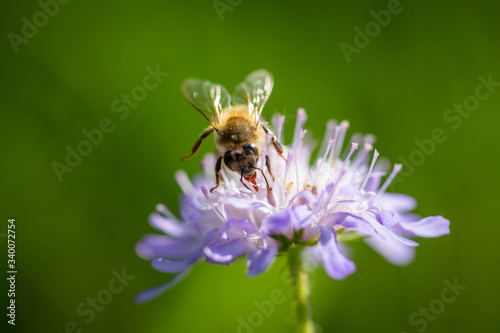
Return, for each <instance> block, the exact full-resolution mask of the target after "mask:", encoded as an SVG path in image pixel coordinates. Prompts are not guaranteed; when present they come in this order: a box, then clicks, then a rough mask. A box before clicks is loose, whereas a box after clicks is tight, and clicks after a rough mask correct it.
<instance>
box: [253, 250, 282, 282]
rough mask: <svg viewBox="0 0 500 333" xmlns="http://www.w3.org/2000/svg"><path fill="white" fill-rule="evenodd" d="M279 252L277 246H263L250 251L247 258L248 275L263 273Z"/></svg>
mask: <svg viewBox="0 0 500 333" xmlns="http://www.w3.org/2000/svg"><path fill="white" fill-rule="evenodd" d="M277 254H278V249H277V248H275V247H268V248H261V249H259V250H257V251H253V252H250V253H249V254H248V260H247V264H248V271H247V275H248V276H250V277H253V276H256V275H259V274H261V273H263V272H264V271H265V270H266V269H267V268H268V267H269V265H271V263H272V262H273V261H274V258H275V257H276V255H277Z"/></svg>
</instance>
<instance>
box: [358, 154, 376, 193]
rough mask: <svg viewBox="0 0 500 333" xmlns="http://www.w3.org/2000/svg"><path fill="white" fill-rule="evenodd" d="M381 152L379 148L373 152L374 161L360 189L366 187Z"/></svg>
mask: <svg viewBox="0 0 500 333" xmlns="http://www.w3.org/2000/svg"><path fill="white" fill-rule="evenodd" d="M379 155H380V154H379V153H378V151H377V149H375V151H374V152H373V158H372V163H371V164H370V169H369V170H368V173H367V174H366V178H365V180H364V181H363V184H361V187H360V188H359V190H360V191H363V190H364V189H365V186H366V183H367V182H368V179H370V176H371V174H372V171H373V167H374V166H375V162H377V158H378V156H379Z"/></svg>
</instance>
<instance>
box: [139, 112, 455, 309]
mask: <svg viewBox="0 0 500 333" xmlns="http://www.w3.org/2000/svg"><path fill="white" fill-rule="evenodd" d="M306 119H307V116H306V113H305V111H304V110H303V109H299V111H298V115H297V122H296V125H295V133H294V138H293V141H292V143H291V144H290V145H288V146H285V147H284V149H285V156H286V162H285V161H284V160H283V159H282V158H281V157H280V156H279V155H278V154H277V153H276V152H275V151H274V150H273V148H272V146H271V145H270V139H271V136H270V137H269V140H268V143H267V146H266V147H264V149H263V150H262V152H261V154H262V157H261V158H260V160H259V163H260V164H261V165H260V166H259V167H260V169H262V170H265V165H264V163H265V155H266V154H267V155H269V157H270V161H271V168H272V172H273V174H274V175H275V177H276V178H275V180H274V182H271V187H272V190H266V180H265V178H264V176H263V175H262V174H260V173H259V174H257V177H256V182H257V190H256V189H255V188H254V186H244V185H243V184H242V183H241V182H240V176H239V175H237V174H236V173H234V172H231V171H229V170H225V169H223V170H222V171H221V173H222V178H223V182H222V184H221V186H219V187H218V188H217V189H216V190H215V191H213V193H210V192H209V191H208V190H207V188H211V187H212V186H213V184H214V183H215V177H214V174H213V167H214V165H215V156H214V155H212V154H209V155H207V156H206V157H205V158H204V160H203V162H202V167H203V171H204V173H203V175H201V176H198V177H195V178H194V180H193V181H192V182H191V181H190V180H189V178H188V177H187V175H186V174H185V173H184V172H183V171H179V172H177V174H176V179H177V182H178V183H179V185H180V187H181V189H182V192H183V194H182V197H181V202H180V210H179V212H180V213H179V214H180V219H178V218H176V217H175V216H173V214H171V213H170V212H169V211H168V209H167V208H166V207H164V206H162V205H159V206H158V207H157V211H158V212H157V213H154V214H152V215H151V216H150V219H149V220H150V223H151V225H152V226H153V227H154V228H155V229H157V230H158V231H160V232H162V233H164V234H163V235H148V236H145V237H144V238H143V239H142V240H141V241H140V242H139V243H138V244H137V246H136V251H137V253H138V255H139V256H141V257H142V258H145V259H148V260H151V263H152V266H153V267H154V268H155V269H156V270H158V271H161V272H165V273H175V276H174V278H172V279H171V280H169V281H168V282H167V283H166V284H164V285H161V286H158V287H154V288H150V289H146V290H145V291H143V292H142V293H141V294H139V295H138V297H137V299H136V301H138V302H143V301H147V300H149V299H151V298H153V297H155V296H156V295H158V294H160V293H161V292H163V291H165V290H167V289H168V288H170V287H171V286H173V285H174V284H175V283H177V282H178V281H179V280H180V279H182V277H183V276H185V274H187V272H188V271H189V268H190V267H191V266H192V265H193V264H194V263H195V262H197V261H199V260H202V259H204V260H206V261H207V262H209V263H213V264H221V265H229V264H231V263H232V262H233V261H235V260H237V259H238V258H240V257H246V260H247V265H248V271H247V274H248V275H249V276H255V275H258V274H261V273H263V272H264V271H265V270H266V269H267V268H268V267H269V266H270V265H271V264H272V262H273V260H274V259H275V258H276V257H277V256H278V255H279V254H280V253H283V252H286V251H287V249H288V248H290V247H291V246H293V247H295V246H304V247H305V249H306V251H304V255H305V256H307V257H308V258H309V260H316V261H318V262H321V263H322V264H323V267H324V269H325V271H326V273H327V274H328V275H329V276H330V277H332V278H334V279H337V280H341V279H344V278H345V277H347V276H349V275H350V274H352V273H353V272H354V271H355V270H356V266H355V265H354V263H353V262H352V261H351V259H349V258H348V257H347V256H346V255H345V253H344V251H343V243H344V242H345V241H347V240H350V239H352V238H361V239H363V240H364V241H365V242H366V243H367V244H368V245H370V246H371V247H372V248H373V249H374V250H376V251H377V252H379V253H380V254H381V255H382V256H383V257H384V258H385V259H387V260H388V261H389V262H391V263H393V264H397V265H405V264H408V263H409V262H411V260H412V259H413V257H414V254H415V247H416V246H418V243H416V242H415V241H414V240H412V239H411V238H414V237H439V236H442V235H445V234H448V233H449V221H448V220H446V219H445V218H443V217H441V216H431V217H426V218H421V217H419V216H417V215H415V214H412V213H410V211H412V210H413V209H414V208H415V206H416V201H415V199H413V198H412V197H409V196H407V195H404V194H396V193H388V192H386V190H387V189H388V187H389V185H390V183H391V181H392V180H393V179H394V177H395V176H396V175H397V173H398V172H399V171H400V170H401V165H400V164H396V165H395V166H394V167H393V168H392V170H391V171H390V172H387V171H388V170H387V165H388V163H387V162H386V161H384V160H379V153H378V152H377V150H374V151H373V143H374V141H375V139H374V137H373V136H372V135H366V136H362V135H357V134H355V135H353V138H352V140H351V142H350V144H349V145H348V147H347V149H343V146H344V140H345V136H346V132H347V129H348V127H349V123H348V122H347V121H343V122H341V123H340V124H337V123H336V122H335V121H330V122H328V124H327V129H326V133H325V137H324V140H323V144H322V145H321V147H320V150H319V152H318V157H317V158H316V159H315V160H313V161H312V162H311V158H312V153H313V149H314V145H313V143H312V140H311V139H310V138H308V137H307V136H306V131H305V130H304V129H303V126H304V123H305V121H306ZM283 124H284V117H275V118H274V119H273V125H274V126H273V127H274V128H275V129H276V130H277V136H278V138H280V137H281V133H282V131H283ZM372 151H373V153H372ZM387 174H388V176H387V177H386V178H385V180H384V181H382V180H383V178H384V177H385V176H386V175H387ZM267 179H268V180H269V179H272V177H271V175H270V174H268V176H267Z"/></svg>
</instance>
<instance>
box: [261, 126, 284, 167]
mask: <svg viewBox="0 0 500 333" xmlns="http://www.w3.org/2000/svg"><path fill="white" fill-rule="evenodd" d="M262 128H263V129H264V132H266V134H269V133H271V134H272V135H273V137H272V138H271V143H272V144H273V147H274V149H275V150H276V152H277V153H278V155H280V156H281V157H282V158H283V159H284V160H285V162H286V158H285V157H284V156H283V153H284V151H283V146H281V143H280V142H279V141H278V139H277V138H276V135H274V133H273V132H272V131H271V130H270V129H269V128H268V127H266V126H265V125H262Z"/></svg>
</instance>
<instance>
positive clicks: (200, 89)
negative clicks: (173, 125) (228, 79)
mask: <svg viewBox="0 0 500 333" xmlns="http://www.w3.org/2000/svg"><path fill="white" fill-rule="evenodd" d="M182 93H183V94H184V97H186V99H187V100H188V101H189V103H191V105H193V106H194V107H195V108H196V109H197V110H198V111H200V113H201V114H202V115H203V116H204V117H205V118H206V119H207V120H208V122H209V123H210V124H211V125H212V127H213V128H215V129H218V128H219V126H220V118H221V112H222V110H223V109H226V108H229V106H230V103H231V95H229V92H228V91H227V89H226V88H224V86H221V85H220V84H214V83H212V82H210V81H203V80H198V79H187V80H186V81H184V83H183V84H182Z"/></svg>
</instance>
